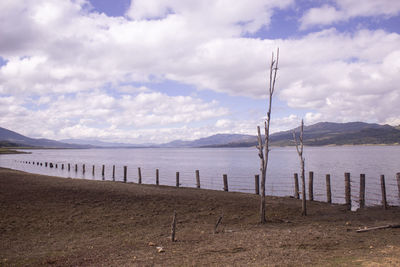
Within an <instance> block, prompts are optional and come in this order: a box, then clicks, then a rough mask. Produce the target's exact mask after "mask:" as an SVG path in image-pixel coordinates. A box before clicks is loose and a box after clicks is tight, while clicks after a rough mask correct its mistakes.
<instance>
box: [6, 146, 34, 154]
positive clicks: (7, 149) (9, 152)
mask: <svg viewBox="0 0 400 267" xmlns="http://www.w3.org/2000/svg"><path fill="white" fill-rule="evenodd" d="M16 149H19V148H5V147H0V154H31V153H30V152H24V151H18V150H16Z"/></svg>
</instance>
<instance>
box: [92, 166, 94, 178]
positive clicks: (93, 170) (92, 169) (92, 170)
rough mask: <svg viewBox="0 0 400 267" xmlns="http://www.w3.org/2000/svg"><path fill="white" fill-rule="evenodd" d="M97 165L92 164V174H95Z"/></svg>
mask: <svg viewBox="0 0 400 267" xmlns="http://www.w3.org/2000/svg"><path fill="white" fill-rule="evenodd" d="M94 169H95V165H93V166H92V175H93V176H94Z"/></svg>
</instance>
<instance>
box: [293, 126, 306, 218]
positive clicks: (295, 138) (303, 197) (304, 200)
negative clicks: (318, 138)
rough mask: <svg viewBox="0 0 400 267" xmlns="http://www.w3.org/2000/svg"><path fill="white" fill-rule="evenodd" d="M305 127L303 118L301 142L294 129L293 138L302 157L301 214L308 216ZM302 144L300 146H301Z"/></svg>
mask: <svg viewBox="0 0 400 267" xmlns="http://www.w3.org/2000/svg"><path fill="white" fill-rule="evenodd" d="M303 128H304V122H303V120H301V126H300V137H299V142H300V144H299V142H298V141H297V137H296V131H295V130H293V140H294V143H295V145H296V150H297V154H299V157H300V167H301V196H302V205H301V215H303V216H306V215H307V206H306V181H305V177H304V161H305V158H304V157H303V146H304V145H303ZM299 146H300V148H299Z"/></svg>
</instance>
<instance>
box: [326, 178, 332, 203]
mask: <svg viewBox="0 0 400 267" xmlns="http://www.w3.org/2000/svg"><path fill="white" fill-rule="evenodd" d="M325 180H326V202H328V203H329V204H331V203H332V189H331V175H330V174H327V175H326V176H325Z"/></svg>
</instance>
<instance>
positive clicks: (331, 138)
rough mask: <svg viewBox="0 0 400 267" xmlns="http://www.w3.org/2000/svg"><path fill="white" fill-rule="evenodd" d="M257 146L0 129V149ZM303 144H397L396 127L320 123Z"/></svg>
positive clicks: (277, 140)
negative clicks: (46, 135) (39, 135)
mask: <svg viewBox="0 0 400 267" xmlns="http://www.w3.org/2000/svg"><path fill="white" fill-rule="evenodd" d="M293 130H295V131H296V132H297V133H299V128H296V129H292V130H289V131H284V132H278V133H274V134H272V135H271V145H272V146H290V145H293V144H294V143H293ZM256 144H257V137H256V136H255V135H243V134H216V135H212V136H209V137H205V138H200V139H197V140H193V141H182V140H175V141H172V142H169V143H165V144H128V143H110V142H102V141H97V140H82V139H64V140H60V141H54V140H49V139H34V138H29V137H26V136H23V135H21V134H18V133H16V132H13V131H10V130H7V129H4V128H1V127H0V147H2V146H3V147H43V148H133V147H251V146H255V145H256ZM304 144H305V145H307V146H327V145H365V144H385V145H389V144H396V145H397V144H400V126H397V127H393V126H390V125H379V124H371V123H364V122H349V123H332V122H320V123H317V124H313V125H310V126H305V127H304Z"/></svg>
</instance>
